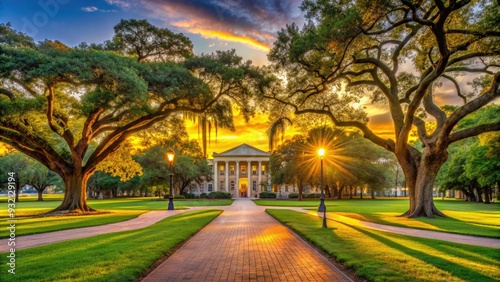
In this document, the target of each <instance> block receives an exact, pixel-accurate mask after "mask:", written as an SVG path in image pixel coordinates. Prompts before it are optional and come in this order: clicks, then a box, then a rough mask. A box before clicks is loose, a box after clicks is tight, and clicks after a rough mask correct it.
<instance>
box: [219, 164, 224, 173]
mask: <svg viewBox="0 0 500 282" xmlns="http://www.w3.org/2000/svg"><path fill="white" fill-rule="evenodd" d="M219 175H224V165H220V166H219Z"/></svg>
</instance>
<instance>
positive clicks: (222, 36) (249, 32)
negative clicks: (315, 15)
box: [0, 0, 303, 64]
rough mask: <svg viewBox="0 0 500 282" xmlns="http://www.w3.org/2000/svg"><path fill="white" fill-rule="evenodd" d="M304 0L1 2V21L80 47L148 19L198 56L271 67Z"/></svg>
mask: <svg viewBox="0 0 500 282" xmlns="http://www.w3.org/2000/svg"><path fill="white" fill-rule="evenodd" d="M300 3H301V1H300V0H292V1H279V0H274V1H266V0H255V1H245V0H204V1H202V0H168V1H167V0H136V1H132V0H33V1H32V0H3V1H2V0H0V22H2V23H7V22H10V23H11V24H12V26H13V27H14V29H16V30H18V31H22V32H24V33H26V34H28V35H30V36H31V37H33V38H34V39H35V40H36V41H40V40H44V39H51V40H59V41H61V42H63V43H65V44H67V45H70V46H75V45H78V44H79V43H80V42H83V41H85V42H87V43H91V42H95V43H101V42H103V41H104V40H107V39H111V37H112V36H113V26H114V25H115V24H117V23H118V22H119V21H120V19H130V18H134V19H147V20H149V21H150V22H151V23H153V24H154V25H157V26H160V27H166V28H169V29H171V30H173V31H175V32H182V33H184V34H186V35H187V36H188V37H190V38H191V40H192V41H193V43H194V46H195V52H196V53H201V52H204V53H210V52H213V51H215V50H218V49H222V50H225V49H230V48H235V49H236V50H237V51H238V53H239V54H240V55H241V56H243V57H244V58H245V59H250V60H252V61H254V62H255V63H256V64H263V63H265V62H266V54H267V52H268V49H269V48H270V47H271V46H272V43H273V41H274V39H275V35H276V32H277V31H278V30H279V29H280V28H282V27H284V26H285V25H286V24H287V23H292V22H297V23H299V24H301V23H302V21H303V20H302V13H301V11H300V9H299V8H298V7H299V5H300Z"/></svg>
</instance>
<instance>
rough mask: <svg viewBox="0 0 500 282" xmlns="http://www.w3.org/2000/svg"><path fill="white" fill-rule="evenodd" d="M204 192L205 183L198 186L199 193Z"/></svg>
mask: <svg viewBox="0 0 500 282" xmlns="http://www.w3.org/2000/svg"><path fill="white" fill-rule="evenodd" d="M203 192H205V183H201V184H200V193H203Z"/></svg>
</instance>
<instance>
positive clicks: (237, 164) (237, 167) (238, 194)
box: [234, 161, 240, 198]
mask: <svg viewBox="0 0 500 282" xmlns="http://www.w3.org/2000/svg"><path fill="white" fill-rule="evenodd" d="M235 169H236V180H235V181H234V186H235V187H234V188H235V189H236V190H237V191H238V192H237V193H236V195H237V196H236V197H237V198H239V197H240V161H236V168H235Z"/></svg>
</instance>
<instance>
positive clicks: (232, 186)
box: [231, 180, 234, 190]
mask: <svg viewBox="0 0 500 282" xmlns="http://www.w3.org/2000/svg"><path fill="white" fill-rule="evenodd" d="M231 190H234V181H232V180H231Z"/></svg>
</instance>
